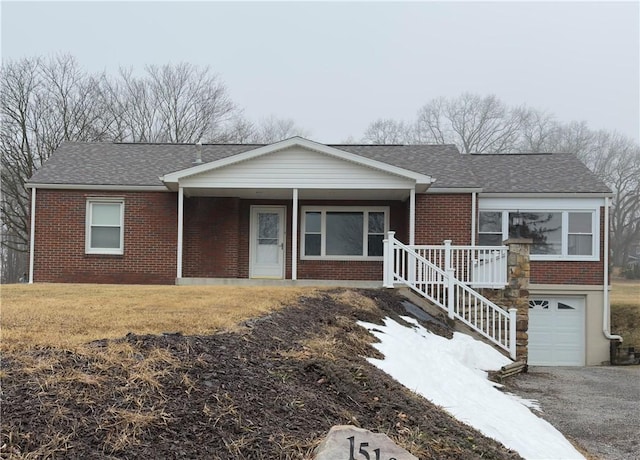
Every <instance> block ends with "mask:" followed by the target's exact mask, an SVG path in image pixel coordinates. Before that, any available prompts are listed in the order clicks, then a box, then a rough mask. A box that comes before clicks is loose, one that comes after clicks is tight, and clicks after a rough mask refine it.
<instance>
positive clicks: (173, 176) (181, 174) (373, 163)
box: [160, 137, 435, 185]
mask: <svg viewBox="0 0 640 460" xmlns="http://www.w3.org/2000/svg"><path fill="white" fill-rule="evenodd" d="M290 147H302V148H305V149H309V150H313V151H316V152H319V153H323V154H325V155H330V156H333V157H336V158H340V159H342V160H345V161H351V162H353V163H356V164H359V165H362V166H366V167H369V168H373V169H376V170H379V171H384V172H387V173H391V174H395V175H397V176H400V177H404V178H407V179H411V180H414V181H415V182H416V184H424V185H429V184H431V183H433V182H435V180H434V179H433V178H432V177H431V176H427V175H424V174H419V173H416V172H413V171H409V170H408V169H403V168H398V167H397V166H392V165H390V164H388V163H383V162H381V161H377V160H371V159H369V158H364V157H361V156H359V155H356V154H354V153H350V152H345V151H344V150H340V149H337V148H335V147H329V146H327V145H324V144H320V143H317V142H313V141H310V140H308V139H304V138H302V137H292V138H290V139H286V140H284V141H280V142H276V143H274V144H270V145H265V146H263V147H258V148H256V149H253V150H249V151H247V152H243V153H239V154H237V155H233V156H231V157H227V158H223V159H221V160H217V161H212V162H210V163H205V164H202V165H198V166H193V167H191V168H187V169H183V170H181V171H176V172H173V173H170V174H165V175H164V176H162V177H160V180H161V181H163V182H164V183H165V184H177V183H178V182H179V181H180V179H184V178H186V177H190V176H194V175H196V174H200V173H204V172H208V171H212V170H214V169H218V168H223V167H225V166H228V165H232V164H236V163H239V162H242V161H246V160H251V159H253V158H257V157H260V156H262V155H267V154H269V153H273V152H277V151H279V150H284V149H287V148H290Z"/></svg>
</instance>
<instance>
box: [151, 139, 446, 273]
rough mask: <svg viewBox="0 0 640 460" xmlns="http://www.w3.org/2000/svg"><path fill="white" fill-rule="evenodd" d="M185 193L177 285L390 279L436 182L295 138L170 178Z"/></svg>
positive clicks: (167, 178)
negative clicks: (393, 242) (191, 281)
mask: <svg viewBox="0 0 640 460" xmlns="http://www.w3.org/2000/svg"><path fill="white" fill-rule="evenodd" d="M161 179H162V180H163V182H164V183H165V185H166V186H167V187H168V188H169V189H170V190H173V191H175V192H177V200H178V203H177V208H178V216H177V245H176V246H177V253H176V280H177V282H178V283H182V281H181V280H183V279H184V278H228V279H235V278H239V279H255V280H263V279H266V280H290V281H298V280H310V279H312V280H343V281H344V280H353V281H378V282H380V280H382V274H383V269H382V265H383V264H382V261H383V247H382V240H383V239H384V235H385V234H386V233H387V232H388V231H390V230H391V229H393V230H395V231H397V232H398V234H399V235H402V236H403V237H404V238H405V241H407V242H409V243H413V242H414V241H415V234H416V194H417V193H423V192H425V191H426V190H427V189H428V187H429V186H430V184H431V183H432V182H433V180H432V179H431V178H430V177H429V176H425V175H423V174H418V173H415V172H412V171H409V170H405V169H402V168H397V167H394V166H390V165H388V164H386V163H381V162H378V161H375V160H371V159H367V158H364V157H361V156H359V155H355V154H353V153H349V152H345V151H342V150H339V149H337V148H334V147H328V146H325V145H322V144H316V143H314V142H311V141H308V140H305V139H301V138H292V139H289V140H286V141H282V142H279V143H277V144H272V145H268V146H264V147H259V148H256V149H255V150H251V151H248V152H245V153H242V154H239V155H235V156H233V157H231V158H225V159H222V160H217V161H213V162H210V163H202V162H198V158H197V156H196V160H195V161H194V165H193V167H191V168H188V169H186V170H182V171H177V172H175V173H171V174H167V175H165V176H163V177H162V178H161Z"/></svg>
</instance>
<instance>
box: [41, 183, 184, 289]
mask: <svg viewBox="0 0 640 460" xmlns="http://www.w3.org/2000/svg"><path fill="white" fill-rule="evenodd" d="M106 196H114V197H116V196H117V197H123V198H124V201H125V204H124V209H125V215H124V254H123V255H98V254H85V228H86V227H85V215H86V202H87V198H88V197H106ZM176 216H177V198H176V194H175V193H163V192H116V193H114V192H104V191H98V190H95V191H87V190H82V191H71V190H45V189H38V190H37V191H36V229H35V252H34V281H36V282H56V283H68V282H74V283H128V284H173V283H174V281H175V276H176V247H177V246H176V245H177V243H176V242H177V225H176Z"/></svg>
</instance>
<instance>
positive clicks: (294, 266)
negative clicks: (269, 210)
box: [291, 188, 298, 281]
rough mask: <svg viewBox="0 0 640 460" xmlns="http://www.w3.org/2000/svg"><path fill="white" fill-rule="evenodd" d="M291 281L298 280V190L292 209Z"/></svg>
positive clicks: (295, 191) (294, 194)
mask: <svg viewBox="0 0 640 460" xmlns="http://www.w3.org/2000/svg"><path fill="white" fill-rule="evenodd" d="M291 233H292V235H291V279H292V280H294V281H295V280H297V279H298V189H297V188H294V189H293V205H292V209H291Z"/></svg>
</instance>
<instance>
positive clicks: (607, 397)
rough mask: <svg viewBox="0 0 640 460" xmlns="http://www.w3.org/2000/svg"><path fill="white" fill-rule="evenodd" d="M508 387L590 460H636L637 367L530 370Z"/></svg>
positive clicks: (639, 432)
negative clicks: (532, 402)
mask: <svg viewBox="0 0 640 460" xmlns="http://www.w3.org/2000/svg"><path fill="white" fill-rule="evenodd" d="M506 386H507V391H511V392H512V393H515V394H517V395H519V396H521V397H523V398H527V399H535V400H537V401H538V403H539V404H540V406H541V409H542V413H541V414H540V416H541V417H542V418H544V419H546V420H548V421H549V422H550V423H551V424H552V425H553V426H555V427H556V428H557V429H558V430H560V431H561V432H562V433H563V434H564V435H565V436H567V438H569V439H570V440H573V441H574V443H575V444H577V445H578V446H579V447H582V448H583V449H584V450H586V451H587V452H588V453H589V455H591V456H592V457H591V458H598V459H606V460H632V459H640V366H606V367H531V368H529V372H528V373H527V374H521V375H519V376H517V377H514V378H512V379H510V380H509V381H508V382H507V385H506Z"/></svg>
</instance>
